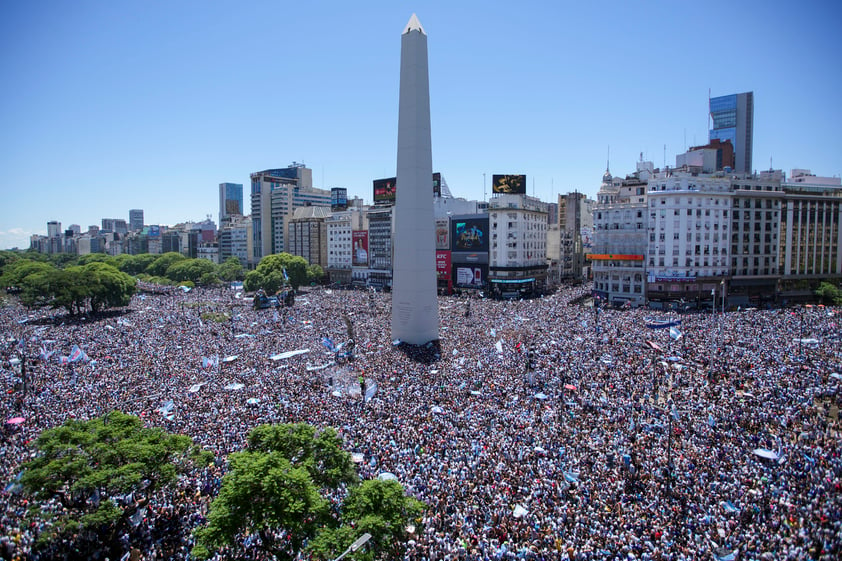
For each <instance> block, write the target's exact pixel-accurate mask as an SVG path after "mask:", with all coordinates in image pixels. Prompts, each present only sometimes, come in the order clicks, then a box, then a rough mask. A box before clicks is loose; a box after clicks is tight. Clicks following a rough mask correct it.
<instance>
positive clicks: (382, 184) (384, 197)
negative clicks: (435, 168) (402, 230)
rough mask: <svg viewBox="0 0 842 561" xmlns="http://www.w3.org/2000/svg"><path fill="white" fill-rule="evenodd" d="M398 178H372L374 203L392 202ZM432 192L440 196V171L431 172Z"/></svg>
mask: <svg viewBox="0 0 842 561" xmlns="http://www.w3.org/2000/svg"><path fill="white" fill-rule="evenodd" d="M397 182H398V178H397V177H388V178H386V179H375V180H374V202H375V203H394V202H395V192H396V187H397ZM433 194H434V195H436V196H437V197H440V196H441V173H439V172H436V173H434V174H433Z"/></svg>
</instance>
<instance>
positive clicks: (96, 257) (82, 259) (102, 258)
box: [76, 253, 114, 265]
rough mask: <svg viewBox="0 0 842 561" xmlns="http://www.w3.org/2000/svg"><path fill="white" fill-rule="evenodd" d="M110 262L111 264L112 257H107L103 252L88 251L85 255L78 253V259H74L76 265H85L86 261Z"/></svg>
mask: <svg viewBox="0 0 842 561" xmlns="http://www.w3.org/2000/svg"><path fill="white" fill-rule="evenodd" d="M109 262H110V263H111V264H113V262H114V258H113V257H109V256H108V255H106V254H104V253H88V254H86V255H80V256H79V259H77V260H76V264H77V265H87V264H88V263H109Z"/></svg>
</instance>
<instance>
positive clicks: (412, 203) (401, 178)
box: [392, 14, 439, 345]
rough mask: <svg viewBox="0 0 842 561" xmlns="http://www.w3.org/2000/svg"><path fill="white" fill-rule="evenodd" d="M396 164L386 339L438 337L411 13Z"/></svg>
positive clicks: (429, 194) (421, 73)
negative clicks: (388, 335)
mask: <svg viewBox="0 0 842 561" xmlns="http://www.w3.org/2000/svg"><path fill="white" fill-rule="evenodd" d="M400 82H401V85H400V103H399V110H398V165H397V182H396V183H395V191H396V192H395V197H396V201H395V208H394V215H393V224H394V233H395V236H394V240H395V243H394V252H395V253H394V259H393V260H392V265H393V270H392V339H400V340H401V341H402V342H404V343H409V344H411V345H424V344H426V343H429V342H430V341H435V340H437V339H438V338H439V312H438V301H437V296H436V248H435V233H434V226H435V222H434V220H433V152H432V146H431V145H432V141H431V135H430V79H429V76H428V73H427V34H426V33H424V29H423V28H422V27H421V23H420V22H419V21H418V18H417V17H416V16H415V14H412V17H411V18H409V23H408V24H407V25H406V28H405V29H404V31H403V35H402V36H401V78H400Z"/></svg>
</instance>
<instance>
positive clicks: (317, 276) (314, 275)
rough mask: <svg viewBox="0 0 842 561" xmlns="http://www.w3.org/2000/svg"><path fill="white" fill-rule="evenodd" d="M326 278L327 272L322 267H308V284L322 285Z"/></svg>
mask: <svg viewBox="0 0 842 561" xmlns="http://www.w3.org/2000/svg"><path fill="white" fill-rule="evenodd" d="M324 276H325V271H324V269H322V268H321V266H320V265H310V266H309V267H307V284H312V283H316V284H320V283H321V282H322V279H324Z"/></svg>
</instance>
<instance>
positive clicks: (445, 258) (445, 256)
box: [436, 251, 450, 281]
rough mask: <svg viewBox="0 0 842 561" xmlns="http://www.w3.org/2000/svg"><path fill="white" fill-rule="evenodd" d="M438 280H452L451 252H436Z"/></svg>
mask: <svg viewBox="0 0 842 561" xmlns="http://www.w3.org/2000/svg"><path fill="white" fill-rule="evenodd" d="M436 278H437V279H438V280H440V281H447V280H450V252H449V251H436Z"/></svg>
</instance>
